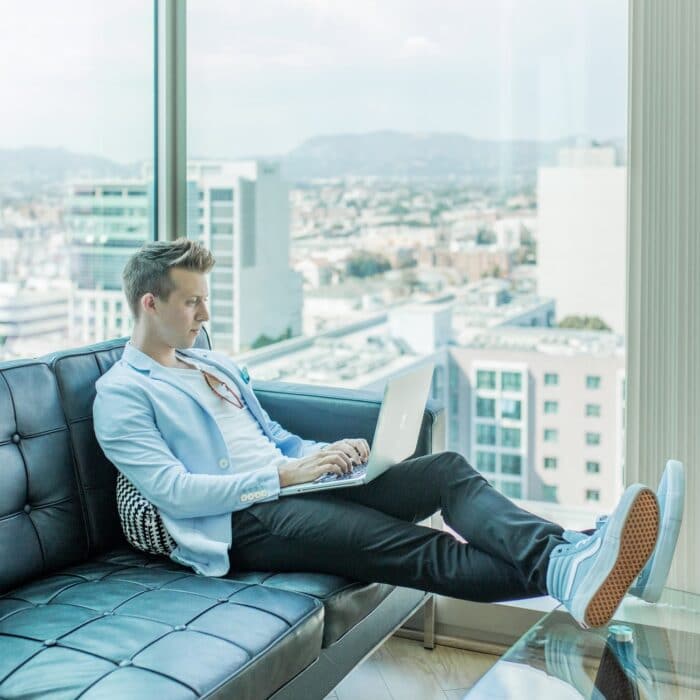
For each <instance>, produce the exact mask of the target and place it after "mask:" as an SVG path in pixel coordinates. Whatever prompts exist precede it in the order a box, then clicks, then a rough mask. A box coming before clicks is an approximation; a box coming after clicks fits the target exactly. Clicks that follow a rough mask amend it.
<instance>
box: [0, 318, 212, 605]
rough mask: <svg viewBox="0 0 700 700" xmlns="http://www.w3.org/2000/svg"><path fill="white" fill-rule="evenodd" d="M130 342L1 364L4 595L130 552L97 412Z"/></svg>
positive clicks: (205, 342)
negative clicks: (109, 554)
mask: <svg viewBox="0 0 700 700" xmlns="http://www.w3.org/2000/svg"><path fill="white" fill-rule="evenodd" d="M126 341H127V338H119V339H116V340H111V341H107V342H105V343H98V344H95V345H90V346H87V347H83V348H78V349H76V350H65V351H62V352H58V353H53V354H50V355H46V356H45V357H41V358H38V359H35V360H15V361H11V362H0V593H2V592H3V591H6V590H9V589H11V588H14V587H15V586H17V585H19V584H20V583H22V582H24V581H26V580H29V579H34V578H37V577H38V576H41V575H42V574H48V573H50V572H51V571H54V570H56V569H58V568H61V567H65V566H68V565H70V564H75V563H79V562H81V561H84V560H85V559H87V558H89V557H90V556H91V555H93V554H96V553H98V552H101V551H104V550H106V549H109V548H111V547H114V546H116V545H119V544H125V539H124V536H123V534H122V530H121V525H120V523H119V516H118V514H117V506H116V499H115V482H116V470H115V468H114V466H113V465H112V464H111V463H110V462H109V461H108V460H107V458H106V457H105V456H104V453H103V452H102V450H101V448H100V446H99V445H98V443H97V439H96V438H95V433H94V430H93V422H92V403H93V400H94V398H95V382H96V381H97V380H98V379H99V377H100V376H101V375H102V374H104V373H105V372H106V371H107V370H108V369H109V368H110V367H111V366H112V365H113V364H114V363H115V362H116V361H117V360H118V359H119V358H120V357H121V355H122V352H123V350H124V345H125V344H126ZM195 345H196V346H197V347H204V348H209V347H210V344H209V337H208V335H207V334H206V331H204V329H203V330H202V332H201V333H200V335H199V336H198V337H197V341H196V343H195ZM114 418H115V420H118V419H119V416H115V417H114Z"/></svg>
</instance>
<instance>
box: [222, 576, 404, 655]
mask: <svg viewBox="0 0 700 700" xmlns="http://www.w3.org/2000/svg"><path fill="white" fill-rule="evenodd" d="M227 578H230V579H234V580H236V581H241V582H246V583H262V584H264V585H266V586H272V587H274V588H279V589H282V590H285V591H296V592H298V593H304V594H305V595H310V596H313V597H314V598H317V599H318V600H320V601H321V602H322V603H323V607H324V609H325V614H324V620H325V621H324V626H323V648H324V649H325V648H326V647H329V646H330V645H331V644H334V643H335V642H337V641H338V640H339V639H340V638H341V637H342V636H343V635H344V634H345V633H346V632H348V631H349V630H351V629H352V628H353V627H354V626H355V625H356V624H357V623H358V622H360V621H361V620H363V619H364V618H365V617H367V615H369V614H370V613H371V612H372V610H374V609H375V608H376V607H377V605H379V603H381V602H382V601H383V600H384V599H385V598H386V597H387V596H388V595H389V593H391V591H393V590H394V586H390V585H389V584H386V583H371V584H365V583H358V582H357V581H351V580H349V579H346V578H342V577H341V576H334V575H333V574H308V573H279V574H275V573H264V572H259V571H235V572H231V573H229V575H228V577H227Z"/></svg>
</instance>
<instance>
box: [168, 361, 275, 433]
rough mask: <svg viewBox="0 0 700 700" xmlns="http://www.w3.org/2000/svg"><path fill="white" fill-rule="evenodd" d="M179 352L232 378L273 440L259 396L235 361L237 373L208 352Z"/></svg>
mask: <svg viewBox="0 0 700 700" xmlns="http://www.w3.org/2000/svg"><path fill="white" fill-rule="evenodd" d="M178 352H180V353H182V354H183V355H187V356H188V357H191V358H192V359H194V360H203V361H204V362H206V363H207V364H209V365H211V366H212V367H215V368H216V369H218V370H219V371H220V372H222V373H223V374H225V375H226V376H227V377H230V378H231V379H232V380H233V381H234V383H235V384H236V386H237V387H238V390H239V391H240V392H241V396H242V397H243V400H244V401H245V403H246V406H247V407H248V410H249V411H250V412H251V413H252V414H253V415H254V416H255V419H256V420H257V421H258V423H259V424H260V427H261V428H262V429H263V431H264V433H265V435H267V436H268V437H269V438H270V439H272V435H271V434H270V431H269V430H268V421H267V420H265V416H264V415H263V411H262V406H261V405H260V402H259V401H258V398H257V396H256V395H255V393H254V392H253V389H252V388H251V386H250V383H249V382H244V381H243V377H242V376H241V372H240V370H239V369H238V366H237V365H235V364H234V363H233V361H231V364H233V365H234V367H235V371H231V368H230V366H227V365H224V364H222V363H221V362H219V361H218V360H215V359H214V358H213V357H212V356H211V354H209V353H207V352H202V351H200V352H192V351H191V350H178Z"/></svg>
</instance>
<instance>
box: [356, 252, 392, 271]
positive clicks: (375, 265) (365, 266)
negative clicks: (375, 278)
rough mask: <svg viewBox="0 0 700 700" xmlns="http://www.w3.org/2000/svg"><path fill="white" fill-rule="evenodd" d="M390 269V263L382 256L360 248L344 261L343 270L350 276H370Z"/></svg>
mask: <svg viewBox="0 0 700 700" xmlns="http://www.w3.org/2000/svg"><path fill="white" fill-rule="evenodd" d="M390 269H391V263H390V262H389V261H388V260H387V259H386V258H385V257H384V256H383V255H376V254H374V253H370V252H369V251H366V250H360V251H358V252H357V253H354V254H353V255H351V256H350V257H349V258H348V259H347V260H346V262H345V272H346V274H348V275H349V276H350V277H371V276H372V275H379V274H381V273H382V272H386V271H387V270H390Z"/></svg>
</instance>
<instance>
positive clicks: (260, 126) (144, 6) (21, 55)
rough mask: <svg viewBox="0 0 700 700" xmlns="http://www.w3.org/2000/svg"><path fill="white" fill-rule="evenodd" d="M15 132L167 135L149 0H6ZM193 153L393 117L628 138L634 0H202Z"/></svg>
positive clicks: (8, 123) (294, 139)
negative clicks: (156, 120)
mask: <svg viewBox="0 0 700 700" xmlns="http://www.w3.org/2000/svg"><path fill="white" fill-rule="evenodd" d="M0 12H1V13H2V14H0V17H2V20H3V21H2V23H1V24H0V148H18V147H22V146H50V147H55V146H60V147H64V148H67V149H69V150H73V151H77V152H83V153H93V154H97V155H104V156H106V157H109V158H112V159H114V160H117V161H119V162H125V163H126V162H133V161H137V160H142V159H147V158H149V157H150V155H151V152H152V141H153V135H152V129H153V123H152V122H153V120H152V109H153V70H152V67H153V10H152V3H151V2H150V0H119V2H114V0H109V1H107V0H71V2H65V3H56V2H55V0H54V1H52V2H49V1H48V0H24V1H22V0H0ZM187 32H188V37H187V61H188V85H187V90H188V95H187V99H188V115H187V120H188V153H189V155H190V156H192V157H240V156H246V155H279V154H282V153H286V152H288V151H289V150H291V149H293V148H295V147H296V146H298V145H299V144H301V143H302V142H303V141H304V140H306V139H308V138H311V137H313V136H316V135H320V134H332V133H349V132H350V133H360V132H366V131H374V130H380V129H392V130H399V131H406V132H419V133H424V132H457V133H463V134H466V135H469V136H472V137H475V138H483V139H511V138H527V139H556V138H561V137H563V136H569V135H575V134H583V135H587V136H590V137H592V138H597V139H610V138H615V139H619V138H624V134H625V129H626V121H627V119H626V110H627V77H626V74H627V2H626V0H450V1H449V2H447V1H443V0H423V1H422V2H418V1H417V0H403V1H401V2H399V1H398V0H381V1H377V2H372V1H370V0H345V2H336V1H335V0H326V1H323V0H285V1H283V2H280V1H277V2H273V1H270V0H257V1H256V2H249V1H246V2H242V1H240V0H226V1H224V0H189V2H188V6H187Z"/></svg>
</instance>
